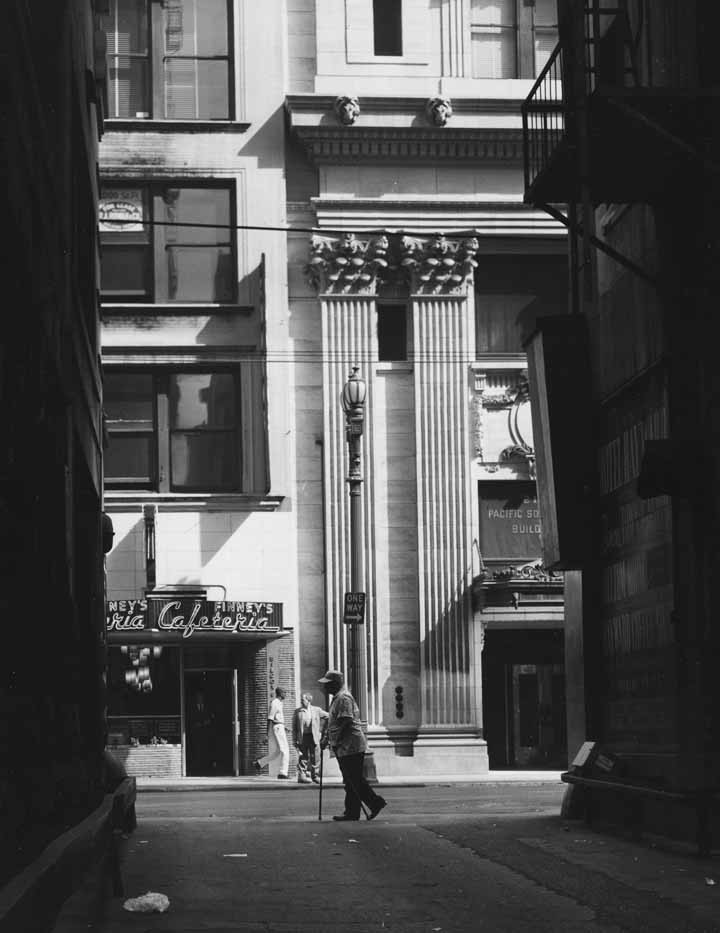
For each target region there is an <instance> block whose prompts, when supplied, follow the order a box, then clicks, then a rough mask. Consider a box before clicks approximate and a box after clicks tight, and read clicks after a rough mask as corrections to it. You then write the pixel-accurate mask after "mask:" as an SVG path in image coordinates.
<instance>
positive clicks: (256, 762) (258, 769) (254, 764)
mask: <svg viewBox="0 0 720 933" xmlns="http://www.w3.org/2000/svg"><path fill="white" fill-rule="evenodd" d="M253 768H255V770H256V771H257V773H258V774H260V772H261V771H262V765H261V764H260V762H259V761H258V760H257V759H256V760H255V761H253Z"/></svg>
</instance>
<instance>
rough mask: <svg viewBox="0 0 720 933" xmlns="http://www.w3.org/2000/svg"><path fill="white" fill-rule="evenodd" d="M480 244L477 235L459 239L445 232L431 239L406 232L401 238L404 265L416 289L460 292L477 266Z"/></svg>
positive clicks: (401, 253)
mask: <svg viewBox="0 0 720 933" xmlns="http://www.w3.org/2000/svg"><path fill="white" fill-rule="evenodd" d="M479 248H480V244H479V243H478V241H477V239H476V238H475V237H468V238H466V239H463V240H461V241H460V242H457V241H453V240H448V239H447V238H446V237H445V236H444V235H443V234H442V233H436V234H435V235H434V236H433V237H431V238H430V239H429V240H428V239H425V238H419V237H409V236H404V237H401V239H400V266H401V268H403V269H404V270H405V271H406V273H407V274H408V277H409V279H410V286H411V289H412V291H414V292H418V293H419V292H429V293H435V292H440V291H451V292H460V291H462V290H464V289H465V287H466V286H467V282H468V279H469V278H470V277H471V276H472V274H473V272H474V271H475V269H476V268H477V260H476V259H475V256H476V255H477V252H478V250H479Z"/></svg>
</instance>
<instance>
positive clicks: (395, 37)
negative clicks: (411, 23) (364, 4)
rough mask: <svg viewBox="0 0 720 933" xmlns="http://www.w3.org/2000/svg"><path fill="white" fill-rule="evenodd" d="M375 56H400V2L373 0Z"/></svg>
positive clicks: (395, 0) (397, 0)
mask: <svg viewBox="0 0 720 933" xmlns="http://www.w3.org/2000/svg"><path fill="white" fill-rule="evenodd" d="M373 41H374V52H375V54H376V55H402V53H403V49H402V0H373Z"/></svg>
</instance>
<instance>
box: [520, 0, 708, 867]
mask: <svg viewBox="0 0 720 933" xmlns="http://www.w3.org/2000/svg"><path fill="white" fill-rule="evenodd" d="M585 7H586V8H585V9H584V10H583V9H580V8H578V7H577V6H576V5H574V4H571V3H562V4H560V17H561V42H560V44H559V46H558V48H557V49H556V50H555V52H554V53H553V55H552V57H551V59H550V60H549V63H548V67H547V69H546V71H545V72H544V74H543V75H542V76H541V80H539V81H538V83H537V85H536V86H535V88H534V89H533V91H532V93H531V95H530V96H529V97H528V99H527V102H526V104H525V105H524V114H525V119H526V157H527V158H526V172H527V174H526V198H527V201H528V203H532V204H533V205H535V206H538V207H543V209H545V210H547V211H548V212H549V213H550V214H551V215H552V216H555V217H560V216H561V215H562V217H561V219H562V220H563V221H564V222H565V223H566V224H567V225H568V226H569V228H570V236H569V241H568V242H569V246H570V253H569V255H570V268H571V277H570V283H571V289H570V303H569V309H570V311H571V312H572V313H571V314H570V315H568V316H567V317H566V318H565V319H560V318H557V317H555V318H553V317H551V316H550V317H543V316H537V317H536V318H535V320H534V321H528V326H527V331H526V339H527V346H528V348H529V355H530V360H531V367H530V372H531V386H532V388H531V392H532V393H533V397H534V398H535V399H536V401H537V402H538V406H537V409H536V411H537V415H538V418H537V419H536V421H540V422H541V423H539V424H536V428H537V430H536V436H538V437H539V443H538V449H540V448H542V449H543V456H542V457H541V458H539V459H538V472H539V474H541V481H542V482H541V489H542V490H543V494H542V503H541V504H542V508H541V511H542V513H543V522H544V528H545V530H546V534H545V540H544V544H545V560H546V561H547V563H548V565H549V566H553V567H557V568H563V569H564V570H566V571H568V572H567V573H566V578H567V593H566V595H567V624H566V634H567V645H568V653H567V661H568V694H569V711H570V716H569V729H570V731H571V733H572V735H573V736H574V742H573V745H574V749H575V750H576V749H577V748H578V747H579V745H580V743H581V742H582V741H583V740H585V739H587V740H590V741H593V742H595V743H596V747H597V748H601V749H602V751H603V752H604V753H605V757H606V761H609V762H610V767H609V768H606V770H605V772H604V773H602V774H600V771H599V770H598V769H597V767H595V768H594V767H593V763H592V761H593V759H592V758H590V759H589V760H588V761H587V762H586V764H585V766H584V768H578V769H576V771H575V772H574V773H573V775H572V780H573V781H577V780H579V782H580V784H581V785H583V781H584V782H585V783H584V785H583V786H584V789H585V791H586V792H588V787H589V786H590V784H588V783H587V779H590V783H592V778H593V777H597V776H598V774H600V776H601V777H605V778H608V777H610V779H611V780H614V781H615V782H616V783H623V782H625V783H630V784H632V785H633V786H634V787H635V788H637V789H644V791H645V793H644V794H642V793H641V794H640V796H639V797H638V800H639V801H640V803H639V804H638V805H636V816H637V817H638V818H646V819H647V820H648V821H649V822H650V823H652V825H654V826H655V827H656V828H661V829H663V830H666V831H670V832H672V833H673V834H680V835H687V834H690V833H693V832H694V833H695V834H696V836H697V839H698V842H699V843H700V845H701V848H704V849H705V850H708V849H709V827H710V823H711V820H710V815H709V809H710V808H711V806H712V801H713V794H714V793H715V792H716V790H717V779H718V773H719V766H718V754H717V730H718V722H720V718H719V717H718V688H717V678H716V677H715V675H714V671H713V666H714V665H713V661H712V658H714V657H715V656H716V652H717V631H716V627H715V626H713V625H712V623H711V621H710V620H711V618H712V616H713V609H712V606H713V605H714V603H715V595H714V580H715V577H716V562H717V546H716V540H717V509H716V507H715V505H714V502H715V499H716V496H717V494H716V490H715V487H714V478H715V477H716V476H717V443H716V438H717V415H716V410H717V406H716V405H714V403H713V402H712V399H714V398H715V397H716V393H717V376H716V369H717V367H716V366H715V364H714V362H713V356H714V353H713V348H712V343H709V342H708V340H709V331H708V329H707V328H708V326H709V322H710V319H711V317H712V314H711V311H710V309H711V307H712V306H713V303H714V302H715V301H716V298H717V292H718V276H717V261H716V260H717V249H718V239H717V234H716V231H715V230H714V226H713V223H712V220H711V217H710V213H709V210H711V208H709V206H710V205H713V204H714V203H715V193H716V189H717V138H718V137H717V121H718V108H717V99H716V96H715V91H714V90H713V89H714V88H716V87H717V76H718V69H717V61H716V58H717V56H716V54H715V52H714V49H713V47H712V42H711V39H710V37H711V36H712V35H713V33H714V28H715V27H716V26H717V19H718V17H717V11H716V10H715V9H714V8H713V5H712V4H708V3H703V2H698V3H691V4H684V3H678V2H673V0H668V2H662V3H657V4H652V5H651V4H647V3H641V2H631V3H627V4H623V5H621V6H620V8H619V9H618V8H616V5H614V4H609V3H603V2H593V3H589V4H586V5H585ZM560 88H562V90H559V89H560ZM543 114H544V115H545V117H546V118H547V122H545V124H544V129H543V128H541V126H540V123H539V122H538V117H539V118H540V120H542V119H543V117H542V115H543ZM620 140H622V144H620V145H618V141H620ZM545 144H548V145H547V148H546V150H545V154H544V155H541V154H540V153H541V150H542V147H543V145H545ZM574 146H577V148H573V147H574ZM559 204H566V205H568V208H567V210H565V208H563V210H562V211H560V210H559V208H558V205H559ZM541 412H544V414H542V413H541ZM561 425H562V426H561ZM691 451H692V452H691ZM569 463H570V464H572V468H571V469H570V468H568V467H567V464H569ZM563 464H565V467H563ZM563 469H564V473H563ZM571 472H572V474H573V475H570V473H571ZM597 748H596V750H597ZM608 772H609V773H608ZM663 794H664V795H665V796H663ZM602 796H603V802H606V803H607V805H608V809H609V810H611V811H614V816H615V818H617V817H618V816H619V814H620V812H621V807H622V806H623V803H622V800H623V796H622V793H620V794H618V795H615V796H614V797H613V796H612V795H607V794H604V795H602ZM678 802H679V803H680V804H681V806H680V807H679V808H678V807H675V806H674V804H676V803H678ZM688 804H691V805H692V806H691V807H688ZM637 807H639V809H637Z"/></svg>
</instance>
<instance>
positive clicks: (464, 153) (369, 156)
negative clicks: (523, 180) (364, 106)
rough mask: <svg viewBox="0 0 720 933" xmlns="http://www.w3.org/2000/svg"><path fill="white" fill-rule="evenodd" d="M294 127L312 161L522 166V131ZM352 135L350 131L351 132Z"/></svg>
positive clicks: (325, 162) (440, 128)
mask: <svg viewBox="0 0 720 933" xmlns="http://www.w3.org/2000/svg"><path fill="white" fill-rule="evenodd" d="M361 129H362V132H360V131H359V128H358V127H357V126H355V127H353V128H352V129H346V128H345V127H344V126H326V125H324V124H323V125H321V126H298V127H295V128H294V132H295V133H296V134H297V136H298V138H299V139H300V140H301V142H302V144H303V145H304V147H305V150H306V152H307V154H308V156H309V158H310V159H311V161H313V162H314V163H315V164H327V163H336V162H342V163H343V164H354V163H356V162H391V161H395V160H399V161H401V162H405V163H407V162H409V161H412V160H414V159H426V160H434V161H443V160H452V161H453V162H458V161H459V162H477V161H483V162H501V163H504V164H512V165H516V166H519V165H522V153H523V149H522V130H513V129H508V130H485V129H478V130H472V129H456V128H454V127H453V128H452V129H451V128H449V127H441V126H438V127H435V126H433V127H425V128H424V129H417V128H416V127H407V128H384V127H383V128H369V127H366V126H363V127H362V128H361ZM351 134H352V135H351Z"/></svg>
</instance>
